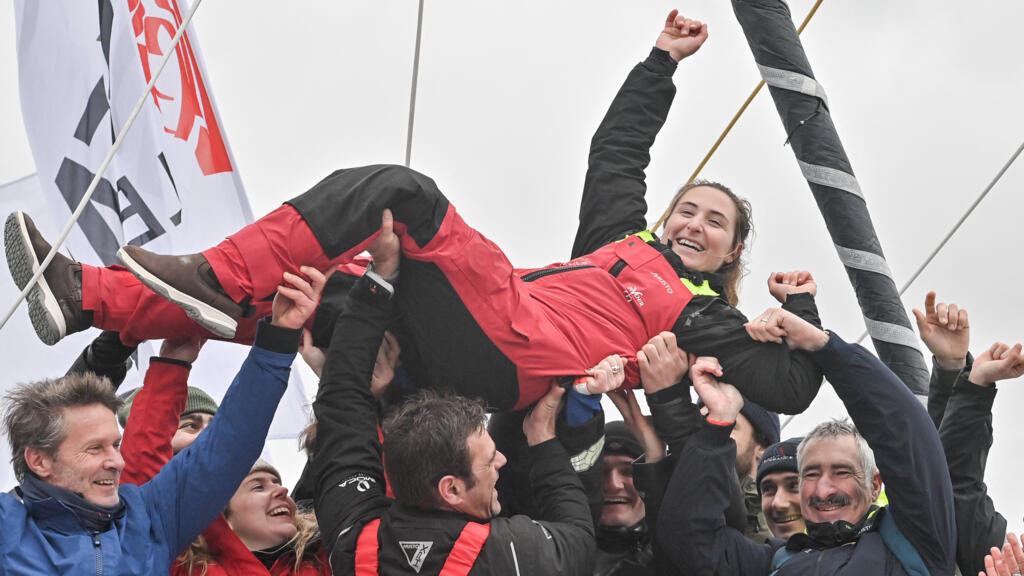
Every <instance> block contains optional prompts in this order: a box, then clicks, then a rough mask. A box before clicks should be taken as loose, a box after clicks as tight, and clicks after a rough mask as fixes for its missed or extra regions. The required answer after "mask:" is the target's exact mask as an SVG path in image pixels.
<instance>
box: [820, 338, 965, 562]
mask: <svg viewBox="0 0 1024 576" xmlns="http://www.w3.org/2000/svg"><path fill="white" fill-rule="evenodd" d="M811 357H812V358H813V359H814V360H815V361H816V362H818V363H820V364H821V366H822V368H823V369H824V373H825V377H826V378H828V381H829V382H830V383H831V384H832V387H833V388H834V389H835V391H836V393H837V394H838V395H839V398H840V399H841V400H842V401H843V404H844V405H845V406H846V409H847V411H849V413H850V418H851V419H852V420H853V423H854V424H855V425H856V426H857V430H858V431H859V432H860V433H861V434H862V435H863V436H864V439H865V440H867V443H868V445H869V446H871V449H872V450H873V451H874V453H875V463H876V464H877V465H878V470H879V472H881V474H882V481H883V482H885V491H886V495H887V496H888V498H889V509H890V511H891V512H892V515H893V519H894V520H895V521H896V525H897V527H899V530H900V532H902V534H903V535H904V536H905V537H906V538H907V540H908V541H909V542H910V544H911V545H912V546H913V547H914V549H915V550H916V551H917V553H918V554H919V555H920V556H921V559H922V560H923V561H924V564H925V566H926V567H927V568H928V570H929V572H930V573H931V574H952V573H953V569H954V564H955V552H954V551H955V549H956V525H955V514H954V507H953V489H952V486H951V485H950V480H949V471H948V470H947V467H946V459H945V458H944V457H943V451H942V443H941V442H940V441H939V434H938V432H937V431H936V430H935V425H934V424H933V423H932V421H931V419H930V418H929V417H928V414H927V412H926V411H925V409H924V407H923V406H921V402H920V401H919V400H918V399H917V398H915V397H914V395H913V394H912V393H911V392H910V390H909V389H908V388H907V387H906V385H905V384H903V382H902V381H901V380H900V379H899V378H898V377H897V376H896V375H895V374H893V372H892V371H891V370H889V368H887V367H886V366H885V364H882V361H881V360H879V359H878V358H876V357H875V356H873V355H872V354H871V353H869V352H868V351H867V350H865V349H864V348H862V347H860V346H857V345H855V344H847V343H846V342H843V340H842V339H841V338H839V337H838V336H836V335H835V334H831V336H830V338H829V341H828V344H826V345H825V347H824V348H822V349H821V350H818V351H816V352H813V353H811Z"/></svg>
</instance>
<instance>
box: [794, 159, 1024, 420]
mask: <svg viewBox="0 0 1024 576" xmlns="http://www.w3.org/2000/svg"><path fill="white" fill-rule="evenodd" d="M1021 152H1024V142H1021V144H1020V146H1018V147H1017V150H1016V151H1015V152H1014V153H1013V154H1012V155H1011V156H1010V159H1009V160H1007V161H1006V163H1005V164H1003V167H1002V168H1000V169H999V172H997V173H996V175H995V178H993V179H992V181H991V182H989V183H988V186H986V187H985V189H984V190H982V191H981V194H978V197H977V198H975V199H974V202H972V203H971V205H970V206H969V207H968V208H967V211H966V212H964V213H963V215H962V216H960V219H959V220H957V221H956V224H954V225H953V228H951V229H950V231H949V232H947V233H946V236H945V237H943V239H942V241H940V242H939V245H938V246H936V247H935V249H934V250H932V252H931V254H929V255H928V257H927V258H925V260H924V262H922V263H921V265H920V266H918V267H917V270H916V271H915V272H914V273H913V274H912V275H911V276H910V279H908V280H907V281H906V282H904V283H903V287H902V288H900V291H899V295H900V296H901V297H902V296H903V293H904V292H906V291H907V289H908V288H910V285H911V284H913V283H914V281H915V280H917V277H918V276H920V275H921V273H922V272H924V269H925V268H927V267H928V265H929V264H931V263H932V260H935V257H936V256H938V254H939V252H940V251H941V250H942V249H943V248H945V247H946V244H948V243H949V241H950V239H952V238H953V235H954V234H956V232H957V230H959V229H960V227H961V226H963V223H964V222H965V221H966V220H967V217H968V216H970V215H971V214H972V213H973V212H974V209H975V208H977V207H978V204H981V201H982V200H984V199H985V197H986V196H988V193H989V192H991V191H992V188H995V185H996V183H998V182H999V180H1001V179H1002V177H1003V174H1006V171H1007V170H1009V169H1010V166H1012V165H1013V163H1014V162H1015V161H1016V160H1017V158H1018V157H1019V156H1020V154H1021ZM867 336H868V332H867V330H865V331H864V333H863V334H861V335H860V338H858V339H857V344H860V343H861V342H863V341H864V339H865V338H867ZM795 417H796V415H795V414H792V415H790V416H789V417H788V418H786V420H785V422H783V423H782V428H781V429H782V430H785V429H786V426H787V425H789V423H790V422H791V421H792V420H793V418H795Z"/></svg>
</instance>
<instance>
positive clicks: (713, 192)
mask: <svg viewBox="0 0 1024 576" xmlns="http://www.w3.org/2000/svg"><path fill="white" fill-rule="evenodd" d="M736 220H737V213H736V204H735V203H734V202H733V200H732V199H731V198H729V196H728V195H726V194H725V193H724V192H722V191H721V190H718V189H717V188H713V187H711V186H696V187H694V188H691V189H690V190H688V191H687V192H686V193H685V194H684V195H683V197H682V198H680V199H679V201H678V202H676V205H675V207H674V208H673V210H672V214H671V215H670V216H669V217H668V219H667V220H665V229H664V233H663V235H662V238H663V239H664V241H665V243H666V244H669V245H670V246H672V251H673V252H675V253H676V254H678V255H679V257H680V258H682V260H683V264H684V265H685V266H686V267H687V268H689V269H690V270H695V271H697V272H717V271H718V270H719V269H720V268H721V267H722V266H724V265H726V264H728V263H730V262H732V261H733V260H735V259H736V258H738V257H739V255H740V253H741V252H742V251H743V244H741V243H737V242H736Z"/></svg>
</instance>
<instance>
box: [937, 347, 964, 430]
mask: <svg viewBox="0 0 1024 576" xmlns="http://www.w3.org/2000/svg"><path fill="white" fill-rule="evenodd" d="M973 363H974V358H973V357H972V356H971V354H970V353H969V352H968V353H967V366H970V365H971V364H973ZM968 371H969V370H968ZM959 375H960V370H946V369H945V368H943V367H941V366H939V363H938V362H936V361H935V357H934V356H932V376H931V379H930V380H929V382H928V416H931V419H932V422H934V423H935V428H936V429H938V428H939V427H940V426H941V425H942V418H943V416H945V414H946V404H947V403H948V402H949V397H950V396H951V395H952V394H953V384H955V383H956V379H957V376H959Z"/></svg>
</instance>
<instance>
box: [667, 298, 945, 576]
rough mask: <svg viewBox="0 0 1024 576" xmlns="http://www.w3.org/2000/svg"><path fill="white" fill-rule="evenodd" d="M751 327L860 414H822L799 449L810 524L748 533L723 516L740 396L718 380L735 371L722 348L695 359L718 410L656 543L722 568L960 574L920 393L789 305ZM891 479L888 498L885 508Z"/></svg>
mask: <svg viewBox="0 0 1024 576" xmlns="http://www.w3.org/2000/svg"><path fill="white" fill-rule="evenodd" d="M747 331H748V332H749V333H750V334H751V336H752V337H754V338H755V339H758V340H766V341H768V340H770V341H785V342H786V344H788V345H789V347H790V348H791V349H797V350H804V351H807V352H809V353H810V357H811V358H812V359H813V360H814V361H815V362H816V363H817V364H818V365H819V366H820V367H821V369H822V371H823V372H824V374H825V377H826V378H827V379H828V380H829V382H830V383H831V384H832V387H833V388H834V389H835V391H836V393H837V394H838V395H839V398H840V399H842V401H843V403H844V404H845V405H846V408H847V411H848V412H849V414H850V417H851V419H852V422H850V421H846V420H836V421H831V422H825V423H823V424H821V425H819V426H817V427H816V428H815V429H814V430H812V431H811V432H810V433H809V434H808V435H807V437H806V438H805V439H804V441H803V442H802V443H801V444H800V446H799V448H798V453H797V463H798V469H799V477H800V479H799V490H800V512H801V514H802V516H803V519H804V521H805V523H806V526H807V529H806V532H805V533H798V534H794V535H793V536H791V537H790V538H789V539H788V540H781V539H774V538H773V539H770V540H769V541H768V542H767V543H765V544H761V545H759V544H755V543H753V542H750V541H749V540H747V539H746V538H744V537H743V535H742V534H741V533H740V532H739V531H737V530H735V529H733V528H729V527H728V526H727V525H726V523H725V511H726V509H727V508H728V505H729V494H728V491H727V490H725V489H724V486H725V485H726V483H725V482H723V481H722V479H723V478H726V477H727V476H728V475H729V474H732V473H733V463H734V462H735V458H736V447H735V443H734V442H733V441H732V440H731V439H730V437H729V432H730V430H731V429H732V427H733V425H734V423H735V421H736V417H737V415H738V414H739V411H740V409H741V407H742V406H743V398H742V396H741V395H740V393H739V392H738V391H737V390H736V388H734V387H733V386H731V385H729V384H726V383H724V382H721V381H719V380H718V379H719V378H722V377H725V378H728V374H723V373H722V368H721V365H720V364H719V363H718V361H717V360H716V359H715V358H708V357H704V358H699V359H697V361H695V362H694V363H693V364H692V366H691V369H690V374H691V378H692V380H693V387H694V389H695V390H696V391H697V394H698V395H699V396H700V397H701V399H702V400H703V401H704V403H705V404H706V405H707V406H708V409H709V411H708V415H707V419H706V421H705V422H704V425H703V427H702V428H701V430H700V431H699V432H698V433H697V434H696V435H695V437H694V438H693V439H692V440H691V441H690V442H689V443H688V444H687V445H686V447H685V449H684V450H683V454H682V455H681V456H680V461H685V462H688V469H689V470H690V472H689V473H688V474H675V475H673V477H672V481H671V483H670V485H669V488H668V491H667V492H666V494H665V499H664V503H663V506H662V511H661V516H660V518H659V521H658V532H657V534H658V536H657V537H658V540H659V543H660V544H661V545H662V547H663V549H664V550H665V552H666V555H667V556H668V557H669V558H670V559H671V561H672V562H673V563H674V564H675V565H676V567H677V568H678V569H679V570H680V571H682V572H684V573H687V574H688V573H695V574H717V575H731V574H744V575H758V576H760V575H765V576H767V575H769V574H772V575H778V576H786V575H790V574H811V573H813V574H820V575H822V576H828V575H833V574H882V575H904V574H914V575H917V574H921V575H924V574H933V575H938V574H952V573H953V570H954V563H955V553H956V545H955V544H956V528H955V525H954V513H953V494H952V487H951V485H950V480H949V474H948V472H947V471H946V463H945V459H944V458H943V455H942V446H941V444H940V443H939V437H938V434H937V433H936V431H935V426H934V425H932V423H931V420H930V419H929V417H928V414H927V413H926V412H925V410H924V407H923V406H922V405H921V403H920V402H919V401H918V400H917V399H916V398H914V396H913V395H912V394H911V393H910V391H909V390H908V389H907V387H906V386H905V385H904V384H903V383H902V382H901V381H900V380H899V378H897V377H896V375H895V374H893V373H892V371H891V370H889V369H888V368H887V367H886V366H885V365H884V364H882V363H881V361H879V360H878V359H877V358H875V357H874V356H873V355H871V354H870V353H869V352H868V351H867V350H865V349H863V348H862V347H860V346H856V345H850V344H847V343H846V342H843V341H842V339H840V338H839V337H838V336H837V335H835V334H833V333H829V332H825V331H823V330H820V329H818V328H816V327H814V326H812V325H810V324H808V323H807V322H805V321H804V320H802V319H801V318H799V317H798V316H796V315H793V314H792V313H790V312H787V311H785V310H780V309H769V310H768V311H766V312H765V313H764V314H762V315H761V317H760V318H759V319H758V320H757V321H756V322H755V323H751V324H748V325H747ZM854 424H856V426H854ZM862 434H863V436H862ZM876 457H877V466H876V461H875V458H876ZM882 478H885V481H886V493H887V496H888V499H889V502H890V505H889V506H886V507H882V508H880V507H879V506H878V505H877V504H876V500H877V498H878V495H879V493H880V492H881V488H882Z"/></svg>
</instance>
